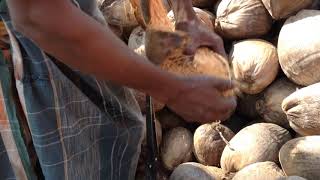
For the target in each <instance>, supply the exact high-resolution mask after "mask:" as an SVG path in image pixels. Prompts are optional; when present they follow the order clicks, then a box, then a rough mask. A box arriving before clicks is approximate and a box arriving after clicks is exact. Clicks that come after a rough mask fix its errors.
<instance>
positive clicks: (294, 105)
mask: <svg viewBox="0 0 320 180" xmlns="http://www.w3.org/2000/svg"><path fill="white" fill-rule="evenodd" d="M282 109H283V111H284V112H285V113H286V115H287V118H288V120H289V123H290V126H291V127H292V129H293V130H295V131H296V132H297V133H299V134H301V135H304V136H308V135H320V113H319V109H320V83H317V84H314V85H311V86H308V87H305V88H302V89H300V90H298V91H296V92H294V93H293V94H291V95H290V96H289V97H287V98H285V99H284V100H283V102H282Z"/></svg>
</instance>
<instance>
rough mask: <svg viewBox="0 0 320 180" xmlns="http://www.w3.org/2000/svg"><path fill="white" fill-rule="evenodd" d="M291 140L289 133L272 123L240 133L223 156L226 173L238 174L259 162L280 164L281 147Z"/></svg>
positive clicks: (254, 126) (223, 166)
mask: <svg viewBox="0 0 320 180" xmlns="http://www.w3.org/2000/svg"><path fill="white" fill-rule="evenodd" d="M290 139H291V135H290V133H289V131H287V130H286V129H284V128H282V127H280V126H278V125H276V124H271V123H257V124H253V125H251V126H247V127H245V128H244V129H242V130H241V131H240V132H238V133H237V134H236V135H235V136H234V137H233V138H232V139H231V141H230V147H231V148H232V149H231V148H230V147H228V146H226V147H225V148H224V150H223V153H222V156H221V163H220V164H221V168H222V169H223V170H224V171H225V172H237V171H239V170H241V169H243V168H244V167H245V166H248V165H250V164H253V163H257V162H264V161H272V162H278V153H279V150H280V148H281V146H282V145H283V144H284V143H286V142H287V141H289V140H290Z"/></svg>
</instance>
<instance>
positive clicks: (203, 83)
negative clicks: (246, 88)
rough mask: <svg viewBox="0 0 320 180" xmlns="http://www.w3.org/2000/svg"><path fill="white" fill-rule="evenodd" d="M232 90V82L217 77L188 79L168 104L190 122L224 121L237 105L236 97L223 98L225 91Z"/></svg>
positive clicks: (184, 80) (183, 81) (184, 79)
mask: <svg viewBox="0 0 320 180" xmlns="http://www.w3.org/2000/svg"><path fill="white" fill-rule="evenodd" d="M232 88H233V84H232V82H231V81H228V80H223V79H220V78H216V77H204V76H195V77H186V78H183V79H182V85H181V87H180V88H179V89H180V90H179V91H178V92H177V94H176V95H175V97H171V98H170V99H169V100H168V102H167V103H166V104H167V106H168V107H169V108H170V109H171V110H173V111H175V112H176V113H177V114H178V115H180V116H181V117H182V118H184V119H185V120H186V121H188V122H199V123H209V122H214V121H224V120H226V119H227V118H228V117H229V116H230V114H231V113H232V112H233V111H234V110H235V108H236V105H237V102H236V98H235V97H225V96H223V92H224V91H227V90H231V89H232Z"/></svg>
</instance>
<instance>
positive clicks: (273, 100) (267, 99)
mask: <svg viewBox="0 0 320 180" xmlns="http://www.w3.org/2000/svg"><path fill="white" fill-rule="evenodd" d="M297 88H298V86H297V85H295V84H294V83H292V82H290V81H289V80H288V79H287V78H281V79H278V80H277V81H275V82H274V83H272V84H271V86H269V87H268V88H267V89H266V90H265V91H264V93H263V97H262V98H261V99H260V100H258V101H257V104H256V109H257V111H258V112H259V113H260V115H261V117H263V119H264V121H265V122H269V123H274V124H278V125H279V126H282V127H285V128H289V127H290V126H289V121H288V120H287V116H286V114H285V113H284V112H283V110H282V107H281V104H282V101H283V100H284V99H285V98H286V97H288V96H289V95H290V94H292V93H293V92H295V91H296V90H297Z"/></svg>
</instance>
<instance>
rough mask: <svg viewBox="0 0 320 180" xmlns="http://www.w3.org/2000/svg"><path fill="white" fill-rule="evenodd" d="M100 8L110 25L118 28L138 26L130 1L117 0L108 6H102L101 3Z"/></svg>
mask: <svg viewBox="0 0 320 180" xmlns="http://www.w3.org/2000/svg"><path fill="white" fill-rule="evenodd" d="M100 8H101V11H102V13H103V15H104V17H105V19H106V20H107V22H108V23H109V24H111V25H115V26H120V27H133V26H138V22H137V20H136V18H135V14H134V8H133V7H132V5H131V3H130V0H117V1H114V2H112V3H111V4H110V5H104V3H103V4H102V5H101V7H100Z"/></svg>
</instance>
